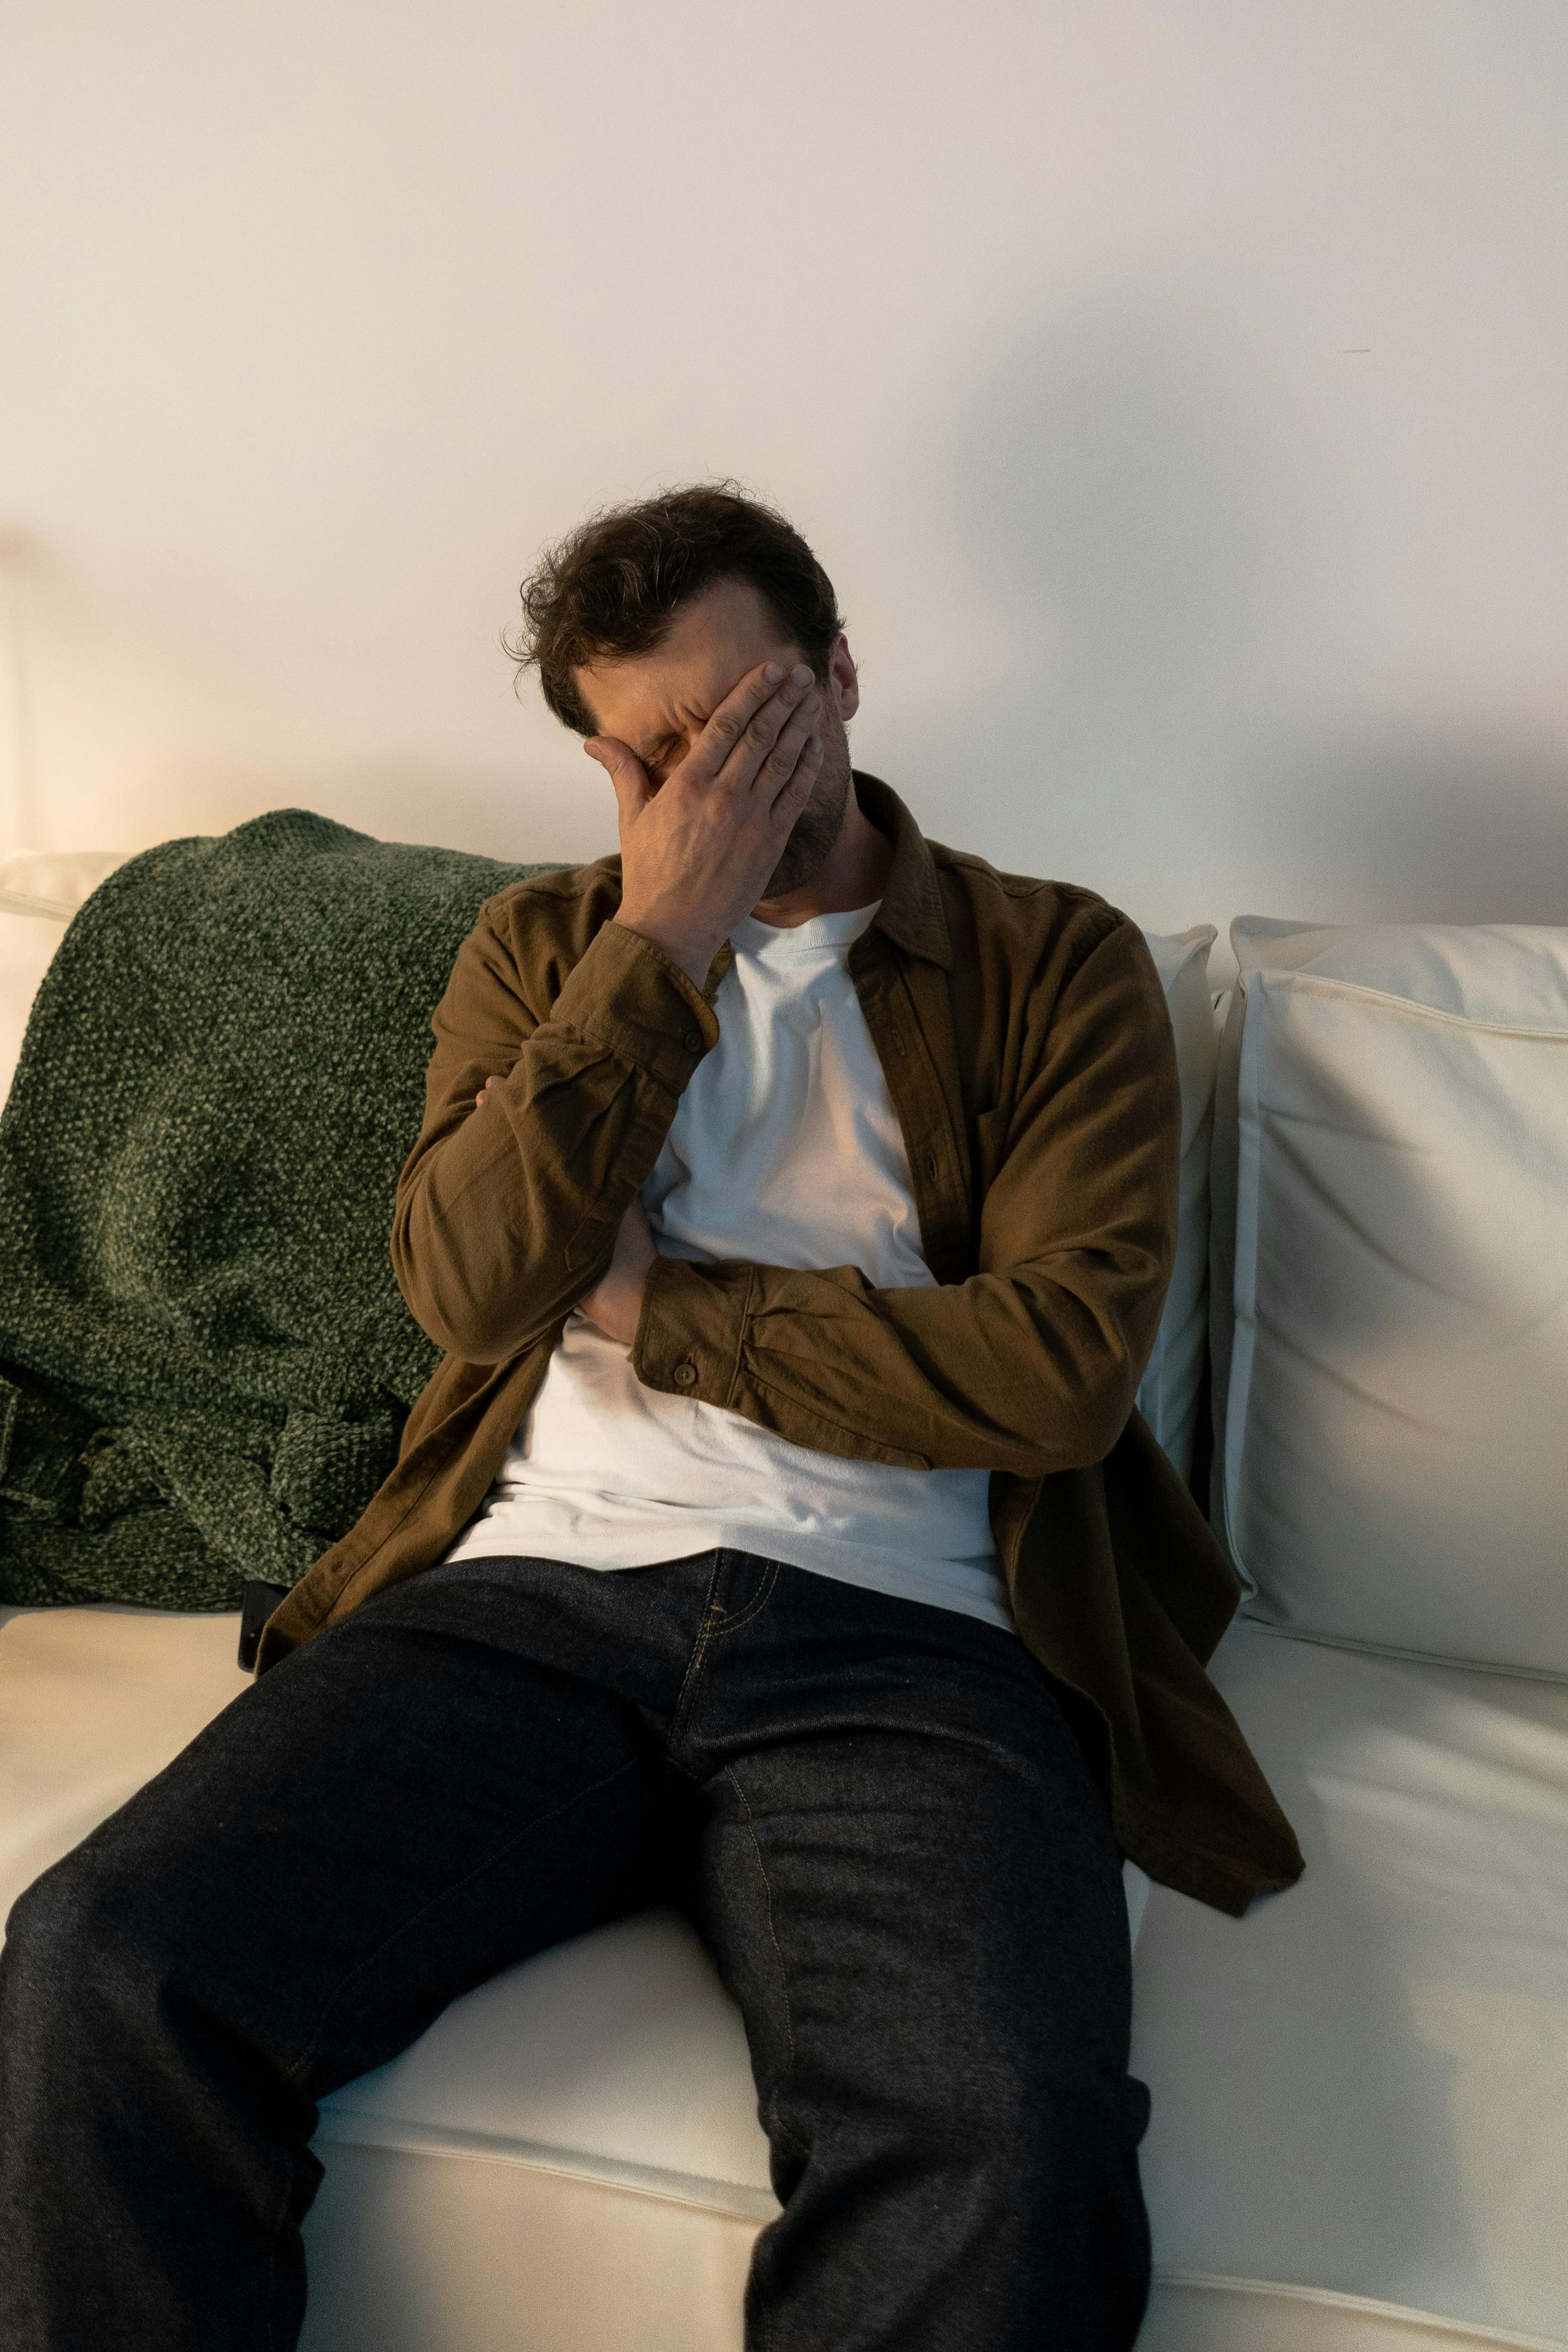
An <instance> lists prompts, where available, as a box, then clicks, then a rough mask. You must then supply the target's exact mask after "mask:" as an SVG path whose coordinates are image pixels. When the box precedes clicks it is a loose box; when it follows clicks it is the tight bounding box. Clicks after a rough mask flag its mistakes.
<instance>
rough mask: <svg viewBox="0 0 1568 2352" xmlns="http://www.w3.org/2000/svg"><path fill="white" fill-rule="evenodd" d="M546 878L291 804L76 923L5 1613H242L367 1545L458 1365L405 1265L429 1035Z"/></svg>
mask: <svg viewBox="0 0 1568 2352" xmlns="http://www.w3.org/2000/svg"><path fill="white" fill-rule="evenodd" d="M553 870H555V869H554V868H553V867H552V866H509V865H503V864H501V863H500V861H499V860H497V859H495V858H491V857H479V856H473V855H472V854H470V853H467V852H464V851H461V850H454V849H436V848H426V847H422V846H416V845H412V844H409V843H406V842H397V841H377V840H376V839H375V838H374V836H373V835H370V834H365V833H356V832H354V831H353V829H352V828H351V827H350V826H348V825H344V824H334V823H333V822H332V821H331V819H330V818H328V817H322V816H317V815H315V814H313V813H312V812H311V811H310V810H309V809H277V810H274V811H272V812H271V814H268V815H266V816H259V817H255V818H253V819H252V820H251V821H250V823H249V824H240V825H237V826H236V827H235V828H234V830H233V832H232V833H226V834H219V835H192V836H189V837H187V838H185V839H182V840H178V841H165V842H163V843H161V844H160V845H158V846H157V847H156V848H154V849H149V850H144V851H143V852H142V854H141V855H140V856H136V857H132V858H131V859H130V860H128V862H127V863H126V864H125V865H123V866H119V867H117V868H116V869H115V871H114V872H112V873H111V874H110V875H109V876H108V877H107V878H106V879H105V880H104V881H103V882H102V883H100V886H99V887H98V888H97V889H96V890H95V891H94V892H93V893H92V895H91V897H90V898H89V899H88V900H87V901H86V903H85V904H84V905H83V906H82V907H81V908H79V911H78V913H77V914H76V916H75V918H74V919H73V920H72V921H71V923H70V926H69V928H68V930H67V932H66V935H65V938H64V939H63V940H62V941H61V943H60V947H59V949H58V952H57V954H56V956H55V959H54V961H53V962H52V964H51V965H50V967H49V970H48V972H47V975H46V977H45V980H44V982H43V985H42V987H41V989H40V990H39V992H38V995H37V1000H36V1002H35V1004H34V1007H33V1012H32V1016H31V1019H30V1021H29V1024H28V1027H27V1034H26V1039H25V1041H24V1044H23V1046H22V1053H21V1058H20V1061H19V1063H18V1065H17V1069H16V1078H15V1081H14V1083H13V1087H12V1091H11V1094H10V1097H9V1099H8V1100H7V1102H6V1105H5V1114H4V1116H3V1117H0V1600H5V1601H22V1602H39V1601H106V1600H112V1601H141V1602H144V1603H148V1604H151V1605H153V1606H156V1607H159V1608H164V1609H235V1608H237V1607H238V1605H239V1600H240V1590H241V1587H242V1585H243V1584H244V1582H245V1580H246V1579H247V1577H263V1578H266V1579H267V1580H269V1581H271V1582H273V1583H278V1584H292V1583H294V1582H295V1581H296V1580H298V1578H300V1576H302V1575H303V1573H304V1571H305V1570H306V1569H307V1568H309V1567H310V1562H311V1561H312V1560H313V1559H316V1558H317V1557H318V1556H319V1555H320V1554H321V1552H323V1551H325V1550H326V1549H327V1548H328V1547H329V1546H330V1545H331V1544H332V1543H335V1542H336V1541H337V1539H338V1538H339V1537H340V1536H342V1535H343V1534H345V1533H346V1532H347V1530H348V1529H349V1528H351V1527H353V1524H354V1521H355V1520H356V1519H357V1518H358V1517H359V1516H360V1514H361V1512H362V1511H363V1508H364V1507H365V1505H366V1504H367V1503H368V1502H369V1500H370V1498H371V1496H373V1495H374V1492H375V1490H376V1488H377V1487H378V1486H380V1484H381V1482H382V1480H383V1479H384V1477H385V1476H386V1475H387V1474H388V1472H389V1471H390V1470H391V1469H392V1467H393V1465H394V1464H395V1461H396V1459H397V1445H398V1438H399V1434H400V1433H401V1431H402V1427H403V1423H404V1422H405V1419H406V1417H407V1412H408V1408H409V1406H410V1405H411V1404H412V1403H413V1402H414V1400H415V1399H416V1397H417V1395H418V1394H419V1391H420V1390H421V1389H422V1388H423V1387H424V1386H425V1383H426V1381H427V1380H428V1379H429V1377H430V1375H431V1373H432V1372H433V1371H434V1370H435V1369H436V1367H437V1363H438V1362H439V1361H440V1350H439V1349H437V1347H436V1346H435V1344H434V1343H433V1341H432V1340H430V1339H428V1338H427V1337H426V1334H425V1333H424V1332H423V1331H422V1330H421V1329H420V1328H419V1326H418V1325H417V1324H416V1322H415V1320H414V1318H413V1317H412V1315H410V1313H409V1311H408V1309H407V1307H405V1304H404V1301H403V1297H402V1294H401V1292H400V1291H399V1290H398V1288H397V1285H396V1281H395V1277H394V1275H393V1268H392V1257H391V1252H390V1248H389V1237H390V1234H391V1230H392V1212H393V1200H394V1192H395V1186H396V1181H397V1172H398V1170H399V1169H400V1168H401V1167H402V1165H403V1162H404V1160H405V1159H406V1157H407V1155H408V1153H409V1151H410V1150H412V1148H413V1145H414V1139H415V1137H416V1135H417V1133H418V1131H419V1122H420V1118H421V1117H422V1115H423V1111H424V1101H425V1071H426V1064H427V1063H428V1061H429V1058H430V1054H431V1051H432V1046H433V1038H432V1034H431V1030H430V1015H431V1013H432V1011H433V1010H434V1008H435V1006H436V1003H437V1000H438V999H439V997H440V996H441V993H442V992H443V990H444V989H445V987H446V984H447V976H448V974H449V972H450V971H451V968H452V964H453V962H454V961H455V959H456V956H457V953H458V948H459V946H460V945H461V944H462V941H463V940H464V939H465V938H466V937H467V935H468V932H469V931H470V930H471V929H472V928H473V925H474V920H475V918H476V917H477V915H478V913H479V907H480V905H481V903H482V902H483V900H485V899H486V898H489V897H490V896H491V895H492V894H493V893H494V892H495V891H497V890H500V889H504V888H505V887H506V886H507V884H508V883H510V882H513V881H517V880H520V879H521V878H522V877H524V876H527V875H531V874H542V873H549V872H552V871H553Z"/></svg>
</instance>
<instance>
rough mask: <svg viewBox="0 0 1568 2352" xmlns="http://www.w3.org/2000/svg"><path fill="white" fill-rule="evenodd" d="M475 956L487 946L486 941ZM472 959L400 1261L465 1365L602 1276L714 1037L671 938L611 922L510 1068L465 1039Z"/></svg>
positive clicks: (439, 1065) (439, 1337)
mask: <svg viewBox="0 0 1568 2352" xmlns="http://www.w3.org/2000/svg"><path fill="white" fill-rule="evenodd" d="M472 951H473V953H474V954H475V955H476V956H481V955H482V954H483V952H484V942H483V941H476V942H475V943H474V947H473V950H472ZM471 986H472V982H471V979H470V977H469V976H468V975H466V974H465V972H464V970H463V964H462V959H459V963H458V967H457V969H456V970H455V971H454V974H453V981H452V983H451V984H449V986H448V991H447V998H445V999H444V1000H443V1003H442V1006H441V1007H439V1008H437V1015H436V1018H435V1022H434V1026H435V1028H436V1032H437V1041H438V1042H437V1054H436V1055H435V1057H434V1059H433V1061H432V1065H431V1069H430V1073H429V1076H428V1079H427V1086H426V1117H425V1121H424V1124H423V1126H422V1129H421V1132H420V1137H419V1140H418V1141H417V1143H416V1146H415V1148H414V1150H413V1151H412V1152H411V1153H410V1155H409V1157H408V1160H406V1161H405V1165H404V1168H403V1171H402V1173H401V1175H400V1176H399V1179H398V1184H397V1198H396V1206H395V1214H394V1222H393V1231H392V1244H391V1246H392V1257H393V1264H394V1268H395V1273H396V1276H397V1280H398V1285H399V1287H400V1288H401V1290H402V1292H403V1295H404V1297H405V1299H406V1300H407V1303H408V1306H409V1308H410V1310H411V1311H412V1313H413V1314H414V1316H415V1318H416V1320H417V1321H418V1323H419V1324H420V1326H421V1328H423V1329H424V1330H426V1332H428V1333H429V1335H430V1337H431V1338H432V1339H435V1341H436V1342H437V1345H438V1346H440V1347H443V1348H445V1349H447V1350H448V1351H449V1352H450V1353H452V1354H454V1355H458V1356H462V1357H464V1358H466V1359H467V1360H468V1361H470V1362H476V1363H492V1362H500V1361H501V1360H504V1359H505V1358H506V1357H508V1356H510V1355H513V1354H516V1353H517V1352H519V1351H520V1350H521V1349H523V1348H525V1347H527V1346H529V1345H530V1344H531V1342H532V1341H533V1339H536V1338H538V1337H539V1336H540V1335H541V1334H542V1332H543V1331H545V1330H547V1329H548V1328H550V1327H551V1326H552V1324H553V1323H555V1322H558V1321H559V1320H560V1319H561V1318H563V1316H564V1315H565V1314H566V1313H567V1312H568V1311H569V1310H570V1308H571V1307H573V1306H574V1305H575V1304H577V1303H578V1301H579V1300H580V1299H581V1298H582V1297H584V1293H586V1292H588V1291H590V1290H592V1289H593V1287H594V1286H595V1284H596V1282H597V1281H598V1280H599V1278H600V1277H601V1276H602V1275H603V1274H604V1272H605V1268H606V1266H607V1265H608V1263H609V1261H610V1259H611V1256H612V1254H613V1251H614V1246H615V1241H616V1232H617V1229H618V1227H619V1225H620V1223H621V1220H622V1218H623V1216H624V1215H625V1213H626V1208H627V1206H628V1203H629V1202H631V1201H632V1200H633V1199H634V1197H635V1196H636V1194H637V1192H638V1191H639V1189H640V1187H641V1185H642V1183H643V1181H644V1180H645V1179H646V1178H647V1175H648V1173H649V1171H651V1169H652V1167H653V1165H654V1162H655V1161H656V1160H657V1159H658V1154H659V1151H660V1150H661V1149H662V1148H663V1144H664V1139H665V1137H666V1135H667V1134H668V1129H669V1125H670V1121H671V1120H672V1118H674V1115H675V1110H676V1107H677V1104H678V1103H679V1097H680V1093H681V1090H682V1089H683V1087H685V1084H686V1082H687V1079H688V1078H689V1076H690V1074H691V1071H692V1070H693V1069H694V1068H695V1067H696V1066H697V1063H698V1062H699V1061H700V1059H701V1056H702V1055H703V1053H705V1052H706V1051H707V1050H708V1048H709V1046H710V1045H711V1044H713V1043H714V1042H715V1041H716V1039H717V1035H718V1026H717V1023H716V1022H715V1020H714V1017H713V1013H712V1010H711V1008H710V1006H709V1005H708V1004H707V1003H705V1002H704V1000H703V999H702V997H701V995H700V992H699V991H698V990H697V989H696V988H694V987H690V986H689V984H688V980H687V978H686V976H684V975H683V976H682V977H680V978H679V979H678V978H677V977H676V976H675V974H674V972H673V971H672V970H671V968H670V966H669V963H668V960H667V959H666V958H665V957H664V955H663V953H662V951H661V950H658V948H656V947H654V946H652V945H651V944H650V943H648V942H647V941H646V940H642V939H641V938H640V937H639V936H638V935H637V934H635V933H633V932H631V931H630V930H628V929H624V928H621V927H617V926H616V925H615V924H613V923H606V924H605V925H604V926H603V927H602V928H601V929H600V931H599V932H598V933H597V934H595V938H594V940H592V941H591V942H590V945H589V947H588V950H587V951H586V952H585V953H584V956H583V958H582V959H581V961H579V963H578V964H577V965H576V966H575V967H574V970H573V971H572V972H571V973H569V975H568V977H567V979H566V982H565V983H564V984H563V988H562V990H561V993H560V995H559V997H558V998H557V1000H556V1003H555V1004H554V1005H553V1007H552V1010H551V1013H550V1015H549V1017H548V1018H547V1019H546V1020H543V1021H542V1022H541V1023H539V1024H538V1025H537V1026H536V1027H535V1028H534V1029H533V1031H532V1032H531V1034H529V1035H528V1036H527V1037H526V1038H524V1039H523V1040H522V1042H521V1050H520V1051H519V1052H518V1054H517V1056H516V1058H515V1060H514V1061H513V1062H512V1064H511V1066H510V1068H508V1069H507V1070H505V1071H501V1072H492V1073H489V1084H488V1085H487V1086H486V1087H485V1095H486V1101H485V1105H484V1108H483V1109H482V1110H481V1109H479V1108H476V1104H475V1094H476V1092H477V1091H478V1087H477V1085H476V1079H477V1078H482V1077H483V1076H485V1075H486V1074H485V1073H483V1072H481V1071H478V1070H477V1068H476V1062H475V1055H476V1052H477V1051H478V1050H479V1048H478V1047H477V1046H476V1045H475V1044H474V1043H473V1042H472V1041H471V1040H470V1039H469V1037H468V1035H466V1034H465V1032H464V1028H463V1015H462V1008H463V1005H464V1003H465V1002H466V999H467V995H468V992H469V990H470V989H471Z"/></svg>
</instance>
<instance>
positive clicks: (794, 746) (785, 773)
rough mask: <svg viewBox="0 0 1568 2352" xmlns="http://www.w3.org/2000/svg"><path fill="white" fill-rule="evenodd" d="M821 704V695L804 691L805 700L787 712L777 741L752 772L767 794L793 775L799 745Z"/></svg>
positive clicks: (799, 752) (771, 792)
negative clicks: (755, 770)
mask: <svg viewBox="0 0 1568 2352" xmlns="http://www.w3.org/2000/svg"><path fill="white" fill-rule="evenodd" d="M821 707H822V697H821V696H820V695H819V694H808V695H807V696H806V698H805V701H804V702H802V703H800V704H798V705H797V706H796V708H795V709H794V710H792V711H791V713H790V715H789V717H788V719H786V720H785V721H784V726H783V727H782V728H781V729H780V730H779V736H778V740H777V741H776V742H775V743H774V745H773V750H772V751H770V752H769V753H768V755H767V757H766V759H765V760H763V763H762V765H761V767H760V768H759V769H758V770H757V775H756V782H757V786H758V789H759V790H763V789H764V788H765V790H766V791H767V793H768V794H769V795H770V797H771V796H772V795H773V794H774V793H777V791H778V789H779V786H780V785H781V784H787V783H788V782H789V780H790V778H791V777H792V776H793V775H794V773H795V761H797V760H798V759H799V758H800V754H801V747H802V746H803V744H804V743H805V739H806V737H807V736H808V735H809V734H810V733H811V731H812V727H813V722H814V721H815V719H816V717H817V714H818V712H819V711H820V709H821Z"/></svg>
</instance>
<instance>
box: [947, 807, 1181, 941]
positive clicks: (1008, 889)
mask: <svg viewBox="0 0 1568 2352" xmlns="http://www.w3.org/2000/svg"><path fill="white" fill-rule="evenodd" d="M926 845H927V847H928V848H929V849H930V851H931V859H932V863H933V864H934V866H935V867H936V870H937V876H938V880H939V882H940V884H941V887H942V898H943V899H944V901H945V903H946V907H947V914H948V921H949V925H950V927H951V926H952V925H953V924H955V923H956V924H957V926H958V927H959V928H960V929H969V930H970V931H971V932H972V933H974V934H983V935H985V936H989V937H994V938H997V939H998V940H1000V942H1001V943H1002V944H1003V945H1004V946H1015V945H1016V948H1017V949H1018V950H1019V951H1020V952H1023V953H1025V954H1026V955H1028V956H1029V957H1030V958H1031V960H1032V961H1035V962H1036V963H1037V962H1038V961H1041V960H1044V959H1046V958H1048V957H1049V956H1050V954H1051V952H1052V950H1053V949H1055V948H1057V947H1058V945H1059V946H1060V947H1061V948H1062V949H1063V950H1067V951H1068V955H1069V957H1070V960H1071V961H1074V962H1075V963H1076V962H1077V961H1080V960H1081V959H1082V957H1084V956H1085V955H1087V954H1089V951H1090V950H1091V949H1093V948H1094V947H1097V946H1098V945H1099V943H1100V940H1104V939H1107V938H1109V937H1110V933H1111V932H1112V931H1114V930H1116V929H1119V928H1121V927H1122V926H1126V927H1127V929H1130V930H1131V929H1136V926H1135V925H1134V924H1133V922H1132V919H1131V916H1130V915H1127V914H1125V913H1124V912H1123V911H1122V909H1121V908H1120V907H1114V906H1112V905H1111V903H1110V899H1109V898H1104V897H1103V896H1102V895H1101V893H1100V891H1098V890H1092V889H1090V888H1089V885H1088V884H1087V883H1083V882H1065V881H1063V880H1061V879H1060V878H1059V877H1054V876H1049V875H1041V874H1014V873H1010V872H1008V871H1007V870H1006V869H1005V867H1002V866H993V865H992V863H991V861H990V859H989V858H987V857H982V856H980V855H979V853H978V852H977V851H975V850H972V849H953V848H952V847H950V846H949V845H948V844H947V843H945V842H941V841H932V840H931V839H930V838H929V836H928V838H927V843H926Z"/></svg>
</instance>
